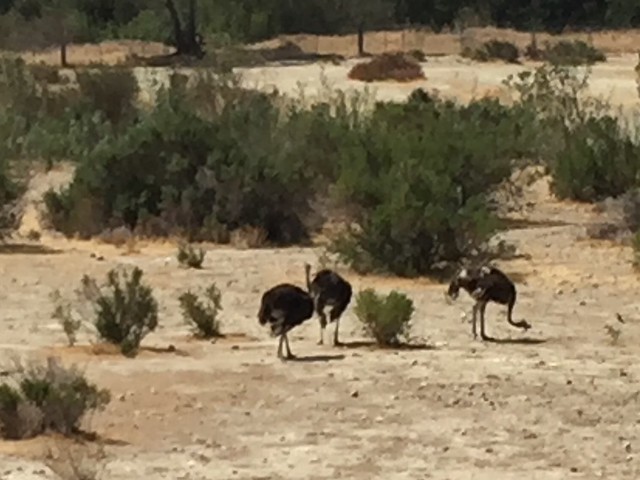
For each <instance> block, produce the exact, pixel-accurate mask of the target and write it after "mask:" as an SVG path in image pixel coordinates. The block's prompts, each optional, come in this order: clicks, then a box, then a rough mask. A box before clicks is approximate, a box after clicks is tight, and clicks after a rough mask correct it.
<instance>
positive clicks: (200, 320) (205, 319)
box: [178, 283, 222, 338]
mask: <svg viewBox="0 0 640 480" xmlns="http://www.w3.org/2000/svg"><path fill="white" fill-rule="evenodd" d="M178 300H179V302H180V308H181V309H182V317H183V318H184V320H185V322H186V323H187V324H189V325H191V326H192V327H193V330H194V333H195V335H196V336H198V337H201V338H213V337H219V336H220V335H221V334H220V321H219V320H218V315H219V313H220V310H222V293H221V292H220V290H219V289H218V287H217V286H216V284H215V283H212V284H211V285H210V286H209V288H207V290H206V292H205V294H204V302H203V301H201V300H200V299H199V298H198V295H196V294H194V293H192V292H190V291H187V292H185V293H183V294H182V295H180V297H179V299H178Z"/></svg>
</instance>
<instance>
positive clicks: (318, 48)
mask: <svg viewBox="0 0 640 480" xmlns="http://www.w3.org/2000/svg"><path fill="white" fill-rule="evenodd" d="M463 33H464V35H463V34H460V33H453V32H442V33H434V32H431V31H429V30H418V29H407V30H399V31H380V32H369V33H367V34H366V35H365V46H366V49H367V51H368V52H369V53H371V54H374V55H379V54H381V53H386V52H392V51H409V50H414V49H415V50H421V51H422V52H424V53H425V54H426V55H427V56H429V55H459V54H460V53H461V51H462V45H461V43H462V39H463V36H464V37H471V38H473V39H474V41H475V42H477V43H478V44H482V43H484V42H487V41H490V40H500V41H504V42H510V43H513V44H514V45H516V47H518V49H520V50H524V49H525V48H526V46H527V45H528V44H529V43H530V41H531V34H530V33H529V32H518V31H515V30H511V29H499V28H494V27H483V28H469V29H466V30H465V31H464V32H463ZM536 38H537V41H538V42H539V43H540V44H544V42H549V43H550V44H555V43H557V42H558V41H560V40H583V41H585V42H587V43H592V44H593V46H594V47H595V48H597V49H599V50H602V51H603V52H605V53H608V54H621V53H629V52H635V51H637V49H638V45H640V30H616V31H614V30H604V31H601V32H593V33H591V34H588V33H578V32H575V33H574V32H567V33H563V34H560V35H551V34H549V33H537V34H536ZM288 42H291V43H293V44H295V45H298V46H299V47H300V48H301V49H302V50H304V51H305V52H313V53H317V54H331V53H333V54H338V55H343V56H345V57H354V56H356V55H357V53H358V51H357V38H356V35H306V34H298V35H282V36H280V37H278V38H277V39H272V40H267V41H265V42H261V43H260V44H257V45H256V46H259V47H263V48H265V47H266V46H271V48H275V47H276V46H277V45H279V44H284V43H288Z"/></svg>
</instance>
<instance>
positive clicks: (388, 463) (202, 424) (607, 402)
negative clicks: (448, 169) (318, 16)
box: [0, 57, 640, 480]
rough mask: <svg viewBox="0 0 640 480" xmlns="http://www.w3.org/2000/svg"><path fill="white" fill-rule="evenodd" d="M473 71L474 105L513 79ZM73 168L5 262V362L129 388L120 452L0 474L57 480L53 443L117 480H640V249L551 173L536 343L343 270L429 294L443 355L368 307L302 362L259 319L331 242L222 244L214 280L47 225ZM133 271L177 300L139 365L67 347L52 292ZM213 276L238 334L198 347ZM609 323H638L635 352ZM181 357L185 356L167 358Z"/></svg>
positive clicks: (48, 444)
mask: <svg viewBox="0 0 640 480" xmlns="http://www.w3.org/2000/svg"><path fill="white" fill-rule="evenodd" d="M620 58H625V57H620ZM616 62H617V60H615V61H612V62H610V63H609V64H608V65H607V66H602V67H597V68H601V70H600V71H601V72H602V73H601V74H599V75H601V77H598V78H601V85H602V88H603V89H606V88H618V87H619V88H623V89H626V90H623V91H622V93H616V95H619V96H620V99H621V100H622V101H623V102H622V103H625V102H624V101H626V104H627V105H629V106H631V105H632V104H633V102H637V97H636V96H635V91H634V93H633V95H631V93H629V92H630V88H631V82H632V81H633V70H632V68H631V69H628V68H627V65H630V61H628V60H625V61H624V62H623V61H622V60H621V61H620V62H621V63H616ZM625 62H626V63H625ZM428 65H430V67H429V68H431V69H432V72H431V74H429V73H428V74H427V76H428V79H427V82H436V80H435V79H436V78H439V79H440V80H438V81H439V82H440V83H441V84H442V85H446V84H450V83H452V82H451V81H450V79H451V78H452V77H451V74H450V73H447V74H445V73H443V72H444V70H443V72H441V75H442V76H440V77H439V76H438V75H440V74H439V73H437V72H439V70H438V66H437V65H438V64H437V62H433V63H431V62H430V63H429V64H428ZM457 65H458V66H456V67H455V68H457V74H456V75H454V77H455V78H458V79H459V81H460V84H459V85H458V86H453V87H452V88H453V89H455V90H456V91H458V92H459V93H460V94H461V96H464V95H470V94H472V90H471V89H470V88H469V82H470V81H471V80H470V79H469V78H468V77H470V76H471V74H472V72H473V75H475V76H476V77H477V78H478V79H479V80H478V83H479V84H482V82H484V81H485V79H492V78H494V77H495V78H497V77H498V76H501V75H503V74H504V73H507V72H510V71H512V67H506V66H502V65H490V66H482V67H478V66H477V65H476V66H470V65H464V64H463V63H459V64H457ZM288 68H290V70H281V71H279V72H283V73H278V74H274V77H273V78H268V79H266V80H264V83H267V81H273V82H276V83H280V84H282V83H285V81H284V80H283V78H284V77H286V78H287V81H291V79H292V78H293V72H295V71H296V70H295V68H297V67H288ZM307 68H316V69H317V68H318V67H316V66H311V67H307ZM340 68H342V67H340ZM447 68H449V69H450V70H449V71H453V70H451V69H452V68H453V67H447ZM513 68H514V69H515V68H516V67H513ZM443 69H444V67H443ZM492 69H493V70H492ZM607 69H609V70H611V71H610V72H609V76H607V74H606V73H605V71H606V70H607ZM257 71H258V70H255V72H257ZM498 71H499V72H500V73H499V74H498ZM513 71H515V70H513ZM596 71H597V70H596ZM255 72H254V75H257V73H255ZM263 73H264V70H263ZM278 75H280V76H278ZM300 75H303V74H302V73H301V74H300ZM308 75H309V76H310V77H313V75H314V74H313V71H312V72H311V73H310V74H308ZM264 76H266V74H265V75H263V77H262V78H263V79H264ZM314 78H315V77H314ZM448 79H449V80H448ZM487 82H488V83H490V84H491V82H493V80H487ZM494 83H495V82H494ZM283 88H284V87H283ZM389 88H391V87H389ZM396 88H397V89H400V88H404V87H396ZM478 88H480V87H478ZM68 175H69V172H68V171H65V170H62V171H55V172H53V173H51V174H48V175H36V177H35V178H34V180H33V182H32V188H31V189H30V192H31V194H30V195H29V196H28V198H27V199H26V201H27V203H28V204H29V205H27V207H28V208H27V211H28V212H29V214H28V215H27V216H26V217H25V219H24V224H23V226H22V228H21V232H22V233H24V234H26V233H27V232H28V231H30V230H42V231H43V236H42V240H41V242H40V243H39V244H29V243H28V242H24V245H26V246H24V245H23V246H22V247H21V248H18V247H15V246H14V247H4V248H3V249H2V250H0V297H1V298H2V310H1V311H0V327H1V328H2V332H3V336H2V343H1V344H0V358H1V359H3V360H5V361H9V360H10V359H11V358H12V356H14V355H20V356H27V357H29V358H31V357H34V356H46V355H51V354H55V355H57V356H60V357H61V358H62V359H63V360H64V361H65V362H69V363H79V364H80V365H82V366H84V367H86V369H87V373H88V375H89V377H90V378H91V379H92V380H94V381H96V382H98V383H99V384H100V385H101V386H104V387H107V388H109V389H111V391H112V393H113V397H114V400H113V402H112V403H111V404H110V405H109V406H108V408H107V409H106V411H104V412H102V413H98V414H96V415H95V416H94V417H93V418H92V419H90V420H91V421H90V422H88V423H87V425H86V427H87V428H90V429H92V430H94V431H96V432H97V433H98V434H99V435H100V437H101V438H102V440H103V441H104V455H105V458H104V460H103V461H102V462H101V463H100V462H96V461H93V460H92V458H93V457H91V452H90V451H89V450H91V449H90V448H89V447H87V446H85V447H82V446H80V445H75V444H72V442H71V441H69V440H64V439H60V438H57V437H44V438H39V439H35V440H30V441H25V442H0V478H2V479H7V480H8V479H11V480H27V479H36V478H38V479H45V478H51V479H53V478H56V477H55V475H54V474H53V473H52V472H51V471H50V470H49V469H48V467H46V466H45V462H44V460H45V457H46V456H47V453H48V452H49V450H50V449H52V450H54V451H61V452H64V451H69V452H72V456H73V457H74V458H75V459H76V460H78V461H79V460H80V459H82V457H83V456H84V457H86V459H88V460H89V462H90V463H94V464H96V465H98V467H97V468H98V470H101V471H102V473H103V476H102V478H108V479H138V478H146V479H225V480H226V479H233V478H238V479H265V480H266V479H314V480H315V479H317V480H320V479H333V478H348V479H363V480H365V479H367V480H368V479H371V478H381V479H382V478H384V479H389V478H392V479H416V478H432V479H443V480H444V479H461V480H466V479H469V480H471V479H474V480H484V479H486V480H494V479H516V478H527V479H537V480H547V479H558V480H565V479H570V478H580V479H595V478H611V479H636V478H640V460H639V458H638V449H640V411H639V410H638V393H639V389H638V385H639V381H640V367H639V366H638V362H637V358H638V354H639V353H640V350H639V347H638V345H639V340H640V301H639V300H638V295H637V291H638V288H639V287H640V285H639V282H638V277H637V276H636V274H635V273H634V271H633V270H632V268H631V257H632V254H631V250H630V249H629V248H628V247H623V246H617V245H612V244H609V243H606V242H594V241H587V240H583V239H582V237H583V235H584V229H585V226H586V225H588V224H589V223H590V222H593V221H596V220H597V219H598V218H597V215H596V214H595V213H593V212H592V211H591V209H590V208H589V207H587V206H584V205H576V204H572V203H567V202H557V201H555V200H554V199H553V198H552V197H551V195H550V194H549V191H548V180H547V179H542V180H539V181H537V182H535V183H533V184H532V185H530V186H529V187H528V188H527V189H526V190H525V192H524V199H525V201H527V202H531V204H532V205H533V207H532V208H531V209H530V210H529V211H528V212H527V213H526V214H525V215H524V219H526V222H522V225H520V227H519V228H514V229H512V230H510V231H507V232H504V233H502V234H501V237H503V238H504V239H506V240H507V241H510V242H513V243H515V245H516V246H517V247H518V251H519V253H521V254H522V256H521V257H519V258H518V259H515V260H511V261H503V262H499V266H501V267H502V268H504V269H505V271H506V272H507V273H509V274H511V275H513V277H514V278H516V279H517V281H518V283H517V285H518V289H519V290H518V291H519V299H518V304H517V306H516V315H515V316H516V318H522V317H524V318H526V319H527V320H528V321H529V322H530V323H532V325H533V328H532V330H530V331H529V332H528V333H526V334H523V333H521V332H519V331H517V330H514V329H512V328H511V327H509V325H508V324H507V323H506V320H505V318H504V310H503V309H502V308H499V307H496V306H490V307H489V308H488V310H487V316H488V317H487V318H488V320H487V328H488V333H489V334H490V335H493V336H495V337H497V338H499V339H502V341H501V342H500V343H482V342H479V341H474V340H472V338H471V327H470V325H469V324H468V323H465V322H464V321H463V320H462V314H463V313H467V314H468V313H469V311H470V308H471V301H470V299H469V298H468V296H466V295H465V294H462V296H461V298H460V299H459V300H458V302H457V303H454V304H452V305H448V304H447V303H446V302H445V301H444V299H443V293H444V290H445V288H446V287H445V286H444V285H441V284H437V283H435V282H433V281H430V280H426V279H418V280H401V279H395V278H382V277H359V276H357V275H355V274H353V273H351V272H348V271H344V270H342V273H344V275H345V276H347V278H349V280H351V281H352V283H353V285H354V287H355V289H356V290H358V289H360V288H365V287H374V288H376V289H377V290H379V291H381V292H387V291H390V290H391V289H398V290H400V291H402V292H405V293H406V294H408V295H410V296H411V298H413V300H414V302H415V306H416V313H415V317H414V334H415V335H416V336H417V337H418V338H419V339H422V340H423V341H424V342H425V343H426V344H427V345H428V346H429V348H425V349H416V350H403V351H381V350H376V349H374V348H372V347H370V346H369V345H368V344H366V342H363V341H364V340H365V339H364V338H363V337H362V333H361V330H360V328H359V326H358V323H357V320H356V318H355V316H354V314H353V309H352V307H351V308H349V309H348V310H347V312H346V314H345V316H344V319H343V322H342V325H341V338H342V340H343V341H345V342H347V346H346V347H343V348H334V347H332V346H330V345H325V346H318V345H316V344H315V342H316V340H317V335H318V324H317V321H316V320H313V321H310V322H307V323H306V324H304V325H303V326H301V327H300V328H298V329H297V330H295V331H294V333H293V335H292V338H291V347H292V350H293V351H294V353H296V354H298V355H299V356H300V357H301V361H299V362H291V363H281V362H280V361H278V360H277V359H276V356H275V353H276V346H277V344H276V341H275V340H274V339H272V338H270V337H269V336H268V334H267V332H265V331H264V330H263V329H261V328H260V326H259V325H258V322H257V319H256V312H257V308H258V303H259V300H260V294H261V292H262V291H264V290H265V289H266V288H268V287H269V286H271V285H273V284H274V283H276V282H281V281H292V282H296V283H298V284H302V280H303V263H304V262H305V261H310V262H311V263H312V264H313V263H316V262H317V258H318V255H319V254H320V250H319V249H309V248H289V249H279V250H234V249H231V248H226V247H225V248H223V247H217V246H211V245H208V246H206V248H207V251H208V253H207V257H206V260H205V265H204V269H203V270H200V271H194V270H185V269H181V268H179V267H178V265H177V262H176V260H175V245H171V244H160V243H146V244H145V243H139V244H138V245H137V250H138V253H127V252H125V251H124V250H123V249H116V248H115V247H113V246H110V245H103V244H99V243H96V242H79V241H71V240H64V239H60V238H59V237H58V236H56V235H52V234H50V233H49V232H47V231H44V230H43V229H42V228H41V226H40V225H39V223H38V216H37V202H38V201H39V197H40V193H41V192H42V191H44V190H46V187H48V186H49V185H59V184H61V183H63V182H64V181H65V179H66V178H68ZM92 254H95V255H101V256H103V257H104V259H103V260H98V259H97V258H95V255H94V256H93V257H92ZM122 264H125V265H138V266H140V267H141V268H143V269H144V271H145V278H146V279H147V281H148V282H149V283H150V284H151V285H152V286H153V287H154V291H155V292H156V295H157V297H158V299H159V301H160V304H161V315H162V318H161V327H160V328H159V329H158V331H157V332H155V333H153V334H151V335H149V336H148V337H147V338H146V339H145V341H144V345H145V347H146V349H145V350H144V351H143V352H142V353H141V354H140V356H139V357H138V358H136V359H125V358H121V357H119V356H115V355H107V354H104V355H96V354H94V353H92V350H91V348H90V347H88V346H87V344H88V340H89V337H88V336H82V338H81V345H80V346H78V347H76V348H73V349H70V348H66V347H65V346H64V345H65V339H64V335H63V333H62V331H61V329H60V327H59V326H58V325H57V324H56V322H55V321H54V320H52V318H51V309H52V305H51V303H50V300H49V294H50V292H51V291H52V290H53V289H54V288H61V289H62V290H63V291H66V292H70V291H71V289H72V288H74V287H75V286H76V285H77V284H78V282H79V280H80V278H81V276H82V275H83V274H85V273H87V274H90V275H93V276H98V277H102V276H103V275H104V273H105V272H106V271H108V270H109V269H110V268H113V267H115V266H117V265H122ZM211 281H216V282H217V284H218V285H219V286H220V287H221V288H222V289H223V294H224V296H223V306H224V312H223V313H224V316H223V330H224V331H225V332H227V333H230V334H233V335H231V336H230V337H229V338H227V339H224V340H220V341H218V342H216V343H209V342H199V341H194V340H192V339H190V338H189V331H188V328H187V327H186V326H185V325H184V324H183V322H182V319H181V316H180V312H179V309H178V302H177V297H178V295H179V293H180V292H182V291H183V290H185V289H188V288H194V289H196V288H204V287H206V285H208V283H209V282H211ZM616 313H619V314H621V315H622V317H623V318H624V319H625V322H626V323H625V324H620V323H618V322H617V321H616V319H615V314H616ZM605 325H612V326H614V327H615V328H619V329H620V330H621V335H620V339H619V341H618V343H617V344H612V342H611V338H610V337H609V336H608V335H607V333H606V331H605ZM329 333H331V331H329ZM328 336H329V335H328ZM169 345H174V346H175V347H176V349H177V350H176V351H175V352H171V353H169V352H163V349H166V347H167V346H169ZM71 447H73V448H71ZM94 447H95V445H94ZM56 455H58V456H62V460H60V461H59V463H60V462H61V463H67V464H68V463H70V461H71V460H69V459H66V460H65V458H66V457H64V455H63V454H62V453H58V454H55V455H54V456H56ZM68 478H74V477H68Z"/></svg>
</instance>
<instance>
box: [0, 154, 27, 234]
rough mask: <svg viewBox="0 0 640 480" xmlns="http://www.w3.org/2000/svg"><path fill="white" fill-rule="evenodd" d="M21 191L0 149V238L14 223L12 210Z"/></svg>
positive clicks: (14, 217)
mask: <svg viewBox="0 0 640 480" xmlns="http://www.w3.org/2000/svg"><path fill="white" fill-rule="evenodd" d="M1 148H2V147H0V149H1ZM22 191H23V185H22V184H21V183H20V182H17V181H16V180H15V179H14V175H13V174H12V172H11V168H10V166H9V164H8V162H7V161H6V160H5V159H4V158H3V157H2V153H1V151H0V240H1V239H2V238H4V237H5V235H7V234H8V233H9V232H10V231H11V229H12V228H13V227H15V225H16V221H17V218H16V215H15V214H14V211H13V210H14V207H15V203H16V201H17V200H18V198H19V197H20V194H21V193H22Z"/></svg>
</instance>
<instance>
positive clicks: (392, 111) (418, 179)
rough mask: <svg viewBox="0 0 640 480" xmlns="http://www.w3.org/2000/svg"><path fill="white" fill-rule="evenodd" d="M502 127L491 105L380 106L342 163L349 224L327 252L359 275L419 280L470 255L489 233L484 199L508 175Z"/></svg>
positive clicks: (508, 143)
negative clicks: (350, 213) (350, 216)
mask: <svg viewBox="0 0 640 480" xmlns="http://www.w3.org/2000/svg"><path fill="white" fill-rule="evenodd" d="M511 120H512V119H511V118H510V117H509V115H508V112H507V111H506V110H505V111H501V110H499V109H498V108H497V107H496V105H494V104H492V103H490V102H489V103H487V104H485V105H482V106H481V105H474V106H472V107H469V108H463V107H458V106H456V105H455V104H452V103H440V102H438V103H422V104H419V103H412V104H408V105H379V106H378V108H377V109H376V111H375V112H374V114H373V117H372V118H371V120H370V122H369V123H368V124H367V125H366V126H365V127H364V130H363V132H362V136H361V144H360V145H359V149H358V150H357V151H356V150H354V151H353V152H352V155H350V157H349V159H348V161H346V160H345V161H343V162H342V174H341V176H340V181H339V185H340V191H341V195H342V198H343V199H345V201H348V203H350V204H351V205H352V206H353V208H354V209H355V211H356V219H355V220H356V223H357V225H358V226H357V228H355V229H352V230H351V231H350V232H348V233H347V234H346V235H344V236H342V237H341V238H339V239H338V240H337V241H336V242H334V244H333V246H332V250H333V251H335V252H336V253H338V254H339V255H340V256H341V257H342V259H343V260H344V261H346V262H347V263H349V264H350V265H351V266H352V267H353V268H355V269H356V270H358V271H361V272H368V271H388V272H392V273H395V274H398V275H418V274H423V273H427V272H429V271H431V270H432V268H434V266H435V264H436V263H439V262H441V261H455V260H457V259H459V258H460V257H461V256H463V255H465V254H467V253H469V252H470V251H471V249H473V248H477V247H479V246H480V244H481V243H482V242H483V241H484V240H485V239H486V238H487V237H488V235H489V234H490V233H491V232H492V231H493V229H494V228H495V226H496V222H495V219H494V218H493V216H492V215H491V212H490V211H489V208H488V206H487V194H488V193H489V191H490V190H491V188H492V187H494V186H496V185H497V184H498V183H500V182H501V181H503V180H504V179H505V178H506V177H507V176H508V175H509V174H510V172H511V166H510V158H511V156H512V155H513V154H514V151H513V149H512V146H513V143H512V142H513V141H512V139H513V137H514V135H515V132H514V131H513V130H512V128H513V123H512V121H511ZM510 139H511V140H510Z"/></svg>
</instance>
